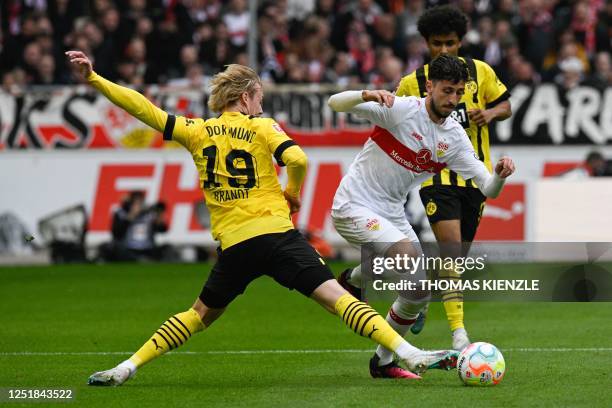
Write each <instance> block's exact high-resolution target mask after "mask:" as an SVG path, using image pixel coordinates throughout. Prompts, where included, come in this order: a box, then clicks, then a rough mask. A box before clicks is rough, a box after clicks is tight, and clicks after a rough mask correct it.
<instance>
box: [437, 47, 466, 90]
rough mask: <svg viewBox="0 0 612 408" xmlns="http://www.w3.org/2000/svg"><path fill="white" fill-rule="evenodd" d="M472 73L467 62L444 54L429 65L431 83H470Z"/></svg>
mask: <svg viewBox="0 0 612 408" xmlns="http://www.w3.org/2000/svg"><path fill="white" fill-rule="evenodd" d="M469 78H470V72H469V70H468V67H467V65H466V63H465V62H463V61H461V60H460V59H459V58H457V57H455V56H452V55H448V54H442V55H440V56H438V57H437V58H435V59H434V60H433V61H431V62H430V63H429V79H430V80H431V81H450V82H452V83H453V84H456V83H458V82H459V81H463V82H468V80H469Z"/></svg>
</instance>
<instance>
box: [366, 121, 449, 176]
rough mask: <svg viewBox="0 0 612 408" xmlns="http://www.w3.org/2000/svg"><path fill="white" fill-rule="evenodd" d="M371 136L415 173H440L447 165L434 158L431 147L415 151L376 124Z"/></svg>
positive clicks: (384, 149)
mask: <svg viewBox="0 0 612 408" xmlns="http://www.w3.org/2000/svg"><path fill="white" fill-rule="evenodd" d="M370 138H371V139H372V140H373V141H374V143H376V144H377V145H378V147H380V148H381V149H382V150H383V151H384V152H385V153H387V155H388V156H389V157H390V158H391V159H393V161H395V162H396V163H397V164H399V165H400V166H402V167H404V168H406V169H408V170H410V171H413V172H415V173H423V172H424V171H427V172H429V173H439V172H441V171H442V169H443V168H445V167H446V163H438V162H435V161H433V160H432V157H433V153H432V152H431V150H429V149H421V150H419V151H418V152H415V151H413V150H411V149H409V148H408V147H406V146H405V145H403V144H402V143H400V141H399V140H397V139H396V138H395V136H393V135H392V134H391V132H389V131H388V130H386V129H383V128H381V127H378V126H375V127H374V131H373V132H372V135H371V136H370Z"/></svg>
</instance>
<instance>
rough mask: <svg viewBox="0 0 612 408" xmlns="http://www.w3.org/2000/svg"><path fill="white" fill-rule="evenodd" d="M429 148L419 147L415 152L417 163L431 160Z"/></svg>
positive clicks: (425, 162)
mask: <svg viewBox="0 0 612 408" xmlns="http://www.w3.org/2000/svg"><path fill="white" fill-rule="evenodd" d="M431 156H432V153H431V150H429V149H421V150H419V151H418V152H417V154H416V161H417V163H419V164H427V163H429V162H430V161H431Z"/></svg>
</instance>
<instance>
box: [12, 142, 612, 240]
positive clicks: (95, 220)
mask: <svg viewBox="0 0 612 408" xmlns="http://www.w3.org/2000/svg"><path fill="white" fill-rule="evenodd" d="M551 149H552V148H551ZM586 149H587V148H578V147H576V148H572V149H564V148H557V149H552V151H551V152H550V157H551V158H550V159H549V160H552V161H555V160H558V161H561V162H563V161H570V162H571V161H579V160H580V158H581V157H583V155H584V153H585V152H586V151H587V150H586ZM357 152H358V149H357V148H306V153H307V154H308V156H309V158H310V166H309V170H308V175H307V177H306V182H305V185H304V189H303V197H302V200H303V206H302V210H301V211H300V213H299V214H298V215H297V216H296V218H295V220H294V221H295V222H296V224H297V225H298V226H299V227H301V228H306V229H309V230H315V231H320V232H322V234H323V235H324V237H325V238H327V239H328V240H329V241H330V243H332V244H338V245H343V244H345V242H344V241H343V240H342V239H341V238H340V236H339V235H337V233H336V232H335V230H334V228H333V226H332V223H331V220H330V217H329V209H330V207H331V202H332V199H333V195H334V193H335V191H336V188H337V186H338V183H339V182H340V179H341V177H342V175H343V174H344V173H345V172H346V170H347V169H348V166H349V165H350V163H351V161H352V159H353V158H354V156H355V155H356V154H357ZM502 153H504V154H508V155H510V156H512V157H514V159H515V160H516V162H517V163H519V166H520V167H519V170H518V171H517V173H516V174H515V176H513V180H512V181H511V182H510V183H509V184H508V185H507V186H506V188H505V189H504V191H503V193H502V195H501V196H500V197H499V198H497V199H496V200H489V201H488V203H487V206H486V208H485V212H484V215H483V222H482V227H481V228H480V230H479V235H478V237H477V239H479V240H512V241H524V240H527V241H531V240H537V239H538V237H539V235H538V234H539V233H538V231H550V228H549V227H550V226H549V225H545V224H547V223H553V224H554V223H555V222H556V221H555V219H556V218H555V217H556V216H551V217H552V218H551V217H544V216H537V217H536V218H537V223H535V221H534V216H533V214H534V213H537V214H540V213H542V214H552V213H551V212H550V208H553V207H555V206H557V205H558V204H555V203H557V201H555V200H558V199H559V198H560V197H563V196H564V194H566V196H565V197H566V198H567V197H568V196H572V194H568V192H567V190H566V189H565V188H564V187H563V186H564V183H567V182H562V183H560V185H558V186H557V187H555V188H553V189H552V190H553V191H554V192H555V194H554V195H553V194H551V193H547V192H544V193H541V192H539V191H540V190H534V189H537V188H540V187H538V186H537V182H538V179H539V178H540V177H541V175H542V172H543V171H544V169H545V168H546V163H545V162H542V158H541V154H540V153H538V152H533V151H532V152H529V149H525V148H516V147H515V148H510V147H508V148H506V149H504V150H503V151H502V150H499V149H495V150H494V151H493V157H498V156H499V155H500V154H502ZM555 158H557V159H555ZM0 174H3V175H4V176H3V177H0V189H1V190H2V191H3V199H2V200H0V214H2V213H7V212H10V213H13V214H15V215H16V216H17V217H18V219H19V220H21V221H22V222H23V223H24V224H25V225H26V226H27V228H28V229H29V231H30V232H32V233H36V232H37V229H38V226H37V224H38V221H39V220H40V219H42V218H44V217H45V216H48V215H49V214H52V213H55V212H57V211H60V210H62V209H64V208H67V207H71V206H74V205H78V204H84V206H85V208H86V210H87V213H88V224H89V234H88V242H89V243H91V244H95V243H99V242H102V241H104V240H107V239H108V238H109V223H110V219H111V213H112V210H113V209H114V208H115V206H116V205H117V203H118V202H119V200H120V199H121V197H122V196H123V195H124V194H125V193H126V192H127V191H130V190H142V191H144V192H145V193H146V201H147V203H149V204H153V203H154V202H156V201H158V200H163V201H165V202H166V204H167V215H168V221H169V224H170V225H169V226H170V230H169V232H168V234H165V235H164V238H163V239H164V240H167V241H170V242H175V243H185V244H195V243H202V244H213V242H212V239H211V237H210V234H209V233H208V231H207V230H205V229H203V228H202V227H201V226H200V224H199V223H198V221H197V220H196V216H195V209H194V203H196V202H197V201H199V200H201V197H202V194H201V192H200V190H199V181H198V176H197V173H196V169H195V166H194V165H193V163H192V160H191V157H190V156H189V154H188V153H187V152H185V151H183V150H180V149H165V150H150V149H149V150H138V151H134V150H131V151H127V150H122V151H109V150H107V151H96V152H94V151H78V152H70V151H52V152H32V151H25V152H14V153H11V154H4V155H3V157H2V160H0ZM9 175H10V176H9ZM281 181H282V182H284V170H282V171H281ZM602 182H604V183H605V182H606V181H602ZM534 183H535V184H534ZM579 183H580V184H582V185H584V186H586V187H584V188H585V189H586V190H588V194H591V195H590V197H593V199H590V200H588V204H589V205H590V206H591V207H592V206H594V205H599V204H601V205H604V204H605V201H602V200H596V199H595V197H596V196H597V194H598V193H597V191H602V187H601V185H591V184H589V183H591V182H589V183H586V182H585V181H581V182H579ZM608 183H609V182H608ZM569 184H571V185H573V184H572V183H569ZM33 186H36V187H35V188H34V187H33ZM589 186H590V187H589ZM570 187H571V186H570ZM568 188H569V187H568ZM590 189H593V190H592V191H591V190H590ZM549 190H550V188H549V189H548V190H546V191H549ZM584 194H587V192H585V193H584ZM581 196H582V195H581ZM576 199H578V198H576ZM568 205H569V204H568ZM576 205H578V204H576ZM581 205H582V207H583V208H584V207H585V203H584V202H583V203H582V204H581ZM409 207H410V212H411V213H412V216H413V219H414V220H417V221H416V222H421V223H422V224H426V222H425V220H424V218H423V217H422V212H423V209H422V205H421V203H420V200H419V199H418V195H417V194H412V195H411V201H410V205H409ZM555 208H561V207H555ZM563 208H565V209H566V210H568V209H567V206H565V207H563ZM568 211H569V210H568ZM598 212H599V213H600V214H605V211H604V209H596V208H594V209H592V211H591V210H589V211H573V212H571V213H572V214H573V217H574V221H573V223H574V224H575V225H580V224H582V225H581V228H579V229H578V228H574V229H571V230H568V232H572V233H578V232H580V231H582V232H583V233H584V231H586V233H585V234H586V235H582V236H584V237H585V238H584V239H587V238H586V237H587V236H588V234H589V230H590V229H591V228H596V226H597V225H598V224H597V223H598V222H599V225H601V223H602V222H604V221H605V220H603V219H602V218H601V217H599V221H596V220H595V221H596V222H595V223H593V221H594V219H593V217H590V216H589V217H590V218H589V219H588V220H587V219H586V218H585V217H586V216H587V215H589V214H596V213H598ZM418 220H420V221H418ZM606 222H607V221H606ZM610 229H612V223H610ZM610 229H607V230H608V231H609V230H610ZM597 230H598V231H604V229H602V228H598V229H597ZM570 235H571V234H570ZM559 237H561V236H559ZM564 237H565V238H567V239H571V237H570V236H568V235H567V234H566V235H565V236H564ZM546 238H548V239H550V237H549V236H546ZM591 238H593V237H591Z"/></svg>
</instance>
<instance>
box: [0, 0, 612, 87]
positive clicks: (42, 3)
mask: <svg viewBox="0 0 612 408" xmlns="http://www.w3.org/2000/svg"><path fill="white" fill-rule="evenodd" d="M251 1H256V0H251ZM442 3H446V2H444V1H442V0H441V1H435V0H405V1H404V0H337V1H334V0H275V1H272V0H259V1H258V2H257V30H258V37H257V48H258V69H259V71H260V74H261V76H262V78H263V79H264V81H266V82H272V83H332V84H338V85H341V86H348V85H351V84H355V83H370V84H374V85H378V86H387V87H389V88H393V87H394V86H396V85H397V83H398V82H399V80H400V78H401V77H402V76H403V75H405V74H407V73H409V72H411V71H413V70H414V69H416V68H418V67H419V66H420V65H422V64H423V63H425V62H427V59H428V55H427V48H426V44H425V41H424V40H423V39H422V38H421V37H420V35H419V33H418V30H417V20H418V18H419V16H420V15H421V14H422V12H423V11H424V10H425V9H426V8H427V7H430V6H433V5H437V4H442ZM452 3H453V4H456V6H457V7H459V8H460V9H461V10H462V11H463V12H464V13H465V14H466V15H468V16H469V18H470V24H471V25H470V29H469V31H468V33H467V34H466V36H465V37H464V39H463V42H464V45H463V47H462V53H461V54H462V55H465V56H471V57H473V58H477V59H481V60H484V61H486V62H487V63H489V65H491V66H492V67H494V68H495V70H496V72H497V73H498V75H499V77H500V79H501V80H502V81H504V82H505V83H506V84H507V85H509V86H513V85H516V84H519V83H524V84H536V83H539V82H542V81H544V82H557V83H558V84H559V85H560V86H563V87H565V88H567V89H570V88H572V87H574V86H576V85H578V84H582V83H587V84H590V85H593V86H596V87H600V88H604V87H607V86H611V85H612V68H611V63H610V52H611V38H612V0H518V1H515V0H458V1H456V2H452ZM0 4H1V6H0V21H1V31H0V74H1V75H2V87H3V88H4V89H10V88H11V87H13V86H24V85H48V84H70V83H74V82H75V77H74V76H73V75H72V73H71V71H70V68H69V67H68V65H67V64H66V59H65V57H64V55H63V53H64V51H66V50H68V49H78V50H82V51H84V52H86V53H87V54H88V55H90V56H92V57H93V60H94V63H95V70H96V71H97V72H98V73H99V74H101V75H103V76H105V77H107V78H109V79H112V80H114V81H118V82H119V83H123V84H129V85H133V86H140V85H143V84H149V83H161V84H170V85H186V86H190V87H197V86H202V85H203V84H205V83H206V81H207V79H208V78H210V76H211V75H212V74H214V73H215V72H217V71H219V70H221V69H222V67H223V66H224V65H226V64H228V63H233V62H237V63H241V64H248V54H247V43H248V36H249V31H250V25H251V23H250V16H249V10H248V8H249V4H248V2H247V0H225V1H222V0H89V1H85V0H3V1H2V2H1V3H0Z"/></svg>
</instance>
